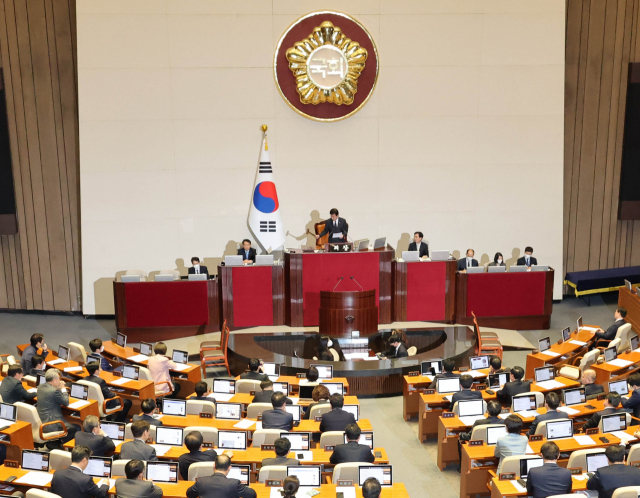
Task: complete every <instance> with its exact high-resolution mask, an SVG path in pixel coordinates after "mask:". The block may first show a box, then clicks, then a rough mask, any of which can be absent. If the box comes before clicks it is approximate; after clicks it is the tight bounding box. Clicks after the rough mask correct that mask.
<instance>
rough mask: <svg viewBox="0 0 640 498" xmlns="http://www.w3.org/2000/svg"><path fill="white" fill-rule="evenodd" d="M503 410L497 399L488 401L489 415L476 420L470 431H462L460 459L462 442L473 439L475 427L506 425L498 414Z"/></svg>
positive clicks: (460, 436)
mask: <svg viewBox="0 0 640 498" xmlns="http://www.w3.org/2000/svg"><path fill="white" fill-rule="evenodd" d="M501 412H502V405H501V404H500V403H498V402H497V401H496V400H495V399H493V400H491V401H489V402H488V403H487V412H486V414H487V417H486V418H481V419H480V420H476V421H475V422H474V423H473V426H472V427H471V430H470V431H469V432H461V433H460V435H459V436H458V455H459V456H460V461H462V445H461V443H462V442H464V441H470V440H471V434H472V433H473V428H474V427H477V426H479V425H490V424H499V425H504V420H502V419H501V418H500V417H499V416H498V415H500V413H501Z"/></svg>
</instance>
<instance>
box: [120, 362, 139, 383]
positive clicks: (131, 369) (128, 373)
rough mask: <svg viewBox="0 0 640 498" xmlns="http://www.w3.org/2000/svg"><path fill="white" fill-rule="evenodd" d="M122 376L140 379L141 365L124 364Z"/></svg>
mask: <svg viewBox="0 0 640 498" xmlns="http://www.w3.org/2000/svg"><path fill="white" fill-rule="evenodd" d="M122 376H123V377H124V378H126V379H131V380H138V379H140V367H136V366H135V365H124V366H123V367H122Z"/></svg>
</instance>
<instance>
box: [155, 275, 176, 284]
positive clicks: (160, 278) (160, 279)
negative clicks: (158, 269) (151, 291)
mask: <svg viewBox="0 0 640 498" xmlns="http://www.w3.org/2000/svg"><path fill="white" fill-rule="evenodd" d="M155 280H156V282H173V275H168V274H166V273H165V274H162V273H159V274H158V275H156V278H155Z"/></svg>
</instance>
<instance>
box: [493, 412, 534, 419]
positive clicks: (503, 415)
mask: <svg viewBox="0 0 640 498" xmlns="http://www.w3.org/2000/svg"><path fill="white" fill-rule="evenodd" d="M509 415H519V416H520V417H522V418H529V417H534V418H535V417H537V416H538V415H540V414H539V413H538V412H534V411H531V410H524V411H521V412H515V413H501V414H500V415H498V417H500V418H501V419H503V420H505V419H506V418H507V417H508V416H509Z"/></svg>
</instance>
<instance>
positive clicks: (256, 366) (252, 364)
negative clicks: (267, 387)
mask: <svg viewBox="0 0 640 498" xmlns="http://www.w3.org/2000/svg"><path fill="white" fill-rule="evenodd" d="M261 370H262V368H261V367H260V360H258V359H257V358H251V359H250V360H249V371H248V372H244V373H242V374H240V379H241V380H244V379H247V380H261V381H262V380H269V376H268V375H267V374H264V373H261Z"/></svg>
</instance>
